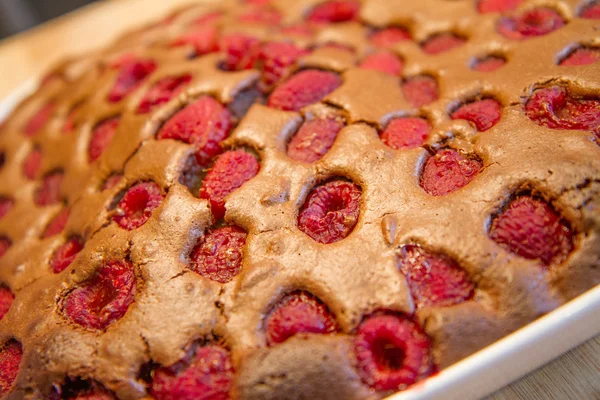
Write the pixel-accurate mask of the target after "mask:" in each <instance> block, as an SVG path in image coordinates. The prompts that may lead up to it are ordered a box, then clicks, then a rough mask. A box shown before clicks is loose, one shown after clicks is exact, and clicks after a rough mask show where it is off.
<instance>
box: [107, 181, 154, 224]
mask: <svg viewBox="0 0 600 400" xmlns="http://www.w3.org/2000/svg"><path fill="white" fill-rule="evenodd" d="M163 199H164V196H163V194H162V193H161V191H160V188H159V187H158V185H157V184H156V183H152V182H142V183H138V184H137V185H135V186H132V187H131V188H129V190H128V191H127V193H125V196H123V198H122V199H121V201H120V202H119V205H118V212H117V215H115V216H114V217H113V220H114V221H115V222H116V223H117V224H119V226H120V227H121V228H123V229H127V230H128V231H131V230H134V229H137V228H139V227H140V226H142V225H144V224H145V223H146V222H147V221H148V219H149V218H150V217H151V216H152V212H154V210H155V209H157V208H158V206H160V204H161V203H162V201H163Z"/></svg>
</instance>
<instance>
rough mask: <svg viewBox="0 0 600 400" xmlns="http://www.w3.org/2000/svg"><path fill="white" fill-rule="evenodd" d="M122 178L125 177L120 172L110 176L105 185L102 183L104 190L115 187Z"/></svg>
mask: <svg viewBox="0 0 600 400" xmlns="http://www.w3.org/2000/svg"><path fill="white" fill-rule="evenodd" d="M121 179H123V175H120V174H113V175H111V176H109V177H108V179H107V180H106V181H105V182H104V185H102V190H103V191H104V190H110V189H112V188H114V187H115V186H117V185H118V184H119V182H121Z"/></svg>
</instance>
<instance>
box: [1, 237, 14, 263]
mask: <svg viewBox="0 0 600 400" xmlns="http://www.w3.org/2000/svg"><path fill="white" fill-rule="evenodd" d="M10 246H12V242H11V241H10V239H9V238H7V237H0V258H2V256H3V255H4V254H6V252H7V251H8V249H9V248H10Z"/></svg>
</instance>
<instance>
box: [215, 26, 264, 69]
mask: <svg viewBox="0 0 600 400" xmlns="http://www.w3.org/2000/svg"><path fill="white" fill-rule="evenodd" d="M219 48H220V49H221V51H222V52H224V53H225V60H224V61H223V64H222V68H223V69H224V70H226V71H240V70H244V69H251V68H252V67H254V63H255V62H256V61H257V60H258V56H259V54H260V40H258V39H257V38H255V37H253V36H248V35H243V34H241V33H236V34H231V35H228V36H224V37H223V38H222V39H221V42H220V43H219Z"/></svg>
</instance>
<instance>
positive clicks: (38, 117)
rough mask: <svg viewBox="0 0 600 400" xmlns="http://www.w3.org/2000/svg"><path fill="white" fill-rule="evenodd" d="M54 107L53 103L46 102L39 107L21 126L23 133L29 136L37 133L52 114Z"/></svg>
mask: <svg viewBox="0 0 600 400" xmlns="http://www.w3.org/2000/svg"><path fill="white" fill-rule="evenodd" d="M54 109H55V105H54V103H48V104H46V105H45V106H43V107H42V108H40V109H39V110H38V111H37V112H36V113H35V114H34V115H33V116H32V117H31V118H30V119H29V121H27V123H26V124H25V128H23V132H24V133H25V135H26V136H29V137H31V136H33V135H35V134H36V133H38V132H39V130H40V129H42V128H43V127H44V125H46V123H47V122H48V121H49V120H50V117H52V114H54Z"/></svg>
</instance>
